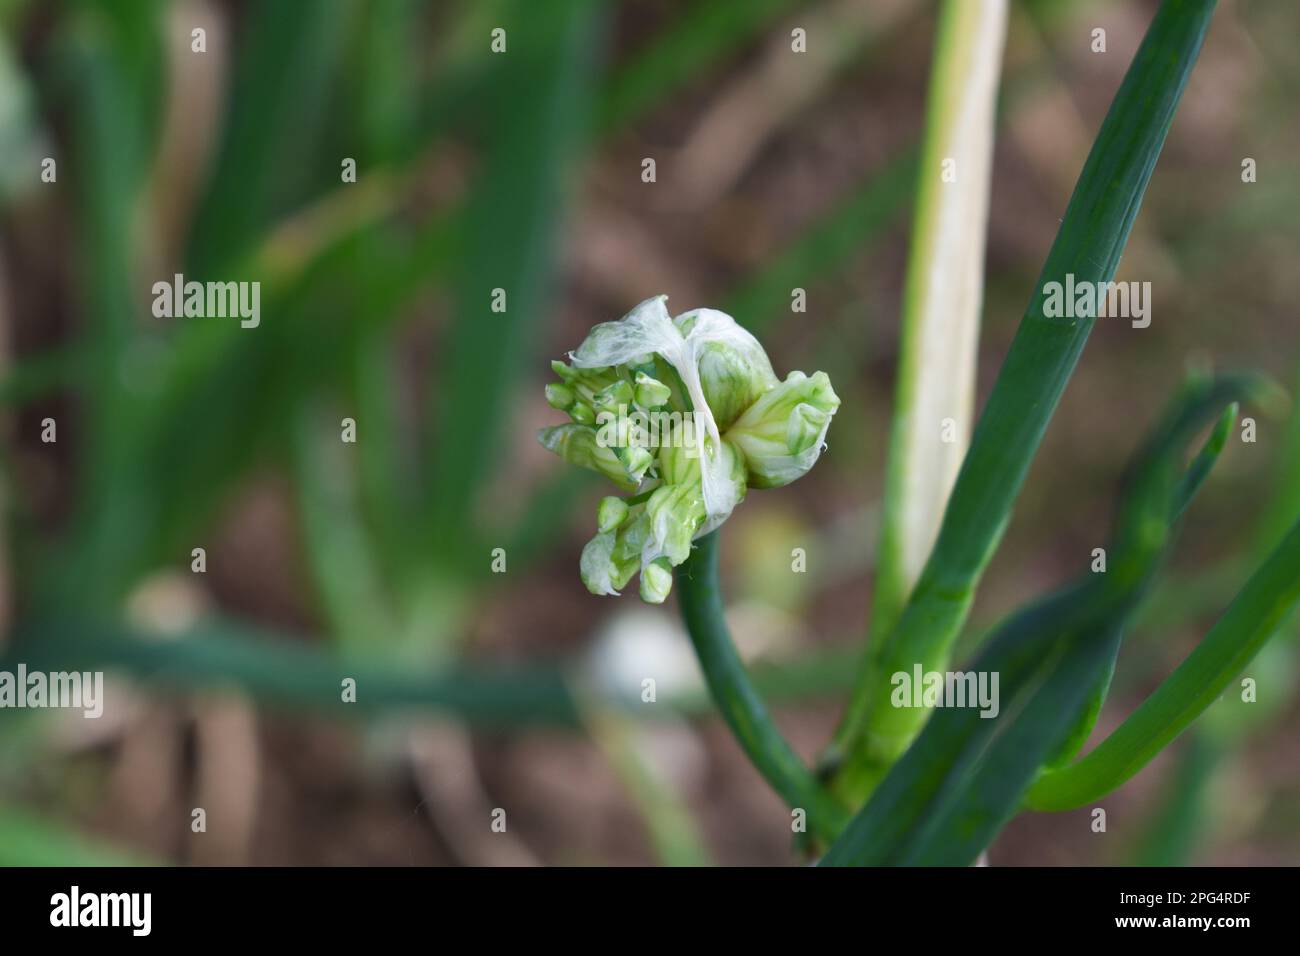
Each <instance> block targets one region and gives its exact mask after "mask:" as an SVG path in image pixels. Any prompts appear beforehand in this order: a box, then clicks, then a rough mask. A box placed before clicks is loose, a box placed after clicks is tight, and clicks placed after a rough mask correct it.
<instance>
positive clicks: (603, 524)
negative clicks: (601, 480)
mask: <svg viewBox="0 0 1300 956" xmlns="http://www.w3.org/2000/svg"><path fill="white" fill-rule="evenodd" d="M627 512H628V507H627V502H626V501H624V500H623V499H622V498H616V497H615V496H613V495H609V496H607V497H605V498H601V499H600V507H599V508H597V509H596V530H597V531H599V532H600V533H601V534H604V533H606V532H609V531H617V530H618V527H619V525H621V524H622V523H623V522H624V520H626V518H627Z"/></svg>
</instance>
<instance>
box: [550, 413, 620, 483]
mask: <svg viewBox="0 0 1300 956" xmlns="http://www.w3.org/2000/svg"><path fill="white" fill-rule="evenodd" d="M537 440H538V441H540V442H541V443H542V447H543V448H545V449H547V450H548V451H553V452H555V454H557V455H559V456H560V457H561V458H563V459H564V460H565V461H567V462H568V463H569V464H571V465H577V466H579V467H580V468H590V469H591V470H592V471H597V472H600V473H601V474H602V475H604V476H605V477H606V478H608V479H609V480H610V481H612V482H614V484H616V485H618V486H619V487H620V488H623V489H624V490H626V491H635V490H636V489H637V487H638V486H639V485H640V484H641V479H640V478H639V477H633V475H632V474H630V473H629V472H628V469H627V466H626V465H624V463H623V461H622V459H620V458H619V457H618V452H617V450H616V449H614V448H606V447H603V446H602V445H601V444H600V443H599V442H598V441H597V440H596V430H595V429H594V428H590V427H588V426H586V425H555V426H553V427H551V428H543V429H542V430H541V431H540V432H538V433H537Z"/></svg>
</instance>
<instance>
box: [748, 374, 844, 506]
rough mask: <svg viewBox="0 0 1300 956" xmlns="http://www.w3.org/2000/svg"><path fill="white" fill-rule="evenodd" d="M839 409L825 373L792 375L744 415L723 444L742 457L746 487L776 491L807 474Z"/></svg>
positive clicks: (837, 398) (836, 398) (818, 454)
mask: <svg viewBox="0 0 1300 956" xmlns="http://www.w3.org/2000/svg"><path fill="white" fill-rule="evenodd" d="M839 407H840V400H839V396H837V395H836V394H835V390H834V389H833V388H831V381H830V379H829V378H828V377H827V376H826V373H825V372H817V373H815V374H814V375H813V376H812V377H811V378H809V377H808V376H806V375H804V374H803V373H802V372H791V373H790V375H789V376H788V377H787V378H786V380H785V381H784V382H782V383H781V384H780V385H778V386H777V387H776V388H774V389H772V390H771V391H769V392H767V393H766V394H765V395H763V396H762V397H761V398H759V400H758V401H756V402H755V403H754V404H753V405H751V406H750V407H749V408H748V409H746V410H745V412H744V414H742V415H741V416H740V417H739V418H738V419H737V420H736V423H735V424H734V425H733V426H732V427H731V428H730V429H729V430H728V431H727V435H726V440H727V441H728V442H730V443H731V444H733V445H735V446H736V447H737V448H738V449H739V450H740V451H741V453H742V454H743V455H744V458H745V464H746V467H747V469H748V480H749V484H750V485H751V486H752V487H754V488H778V487H780V486H781V485H788V484H789V483H790V482H792V481H794V480H795V479H796V478H800V477H802V476H803V475H805V474H806V473H807V472H808V469H810V468H811V467H812V466H813V465H814V464H816V462H817V459H818V457H819V456H820V455H821V451H822V445H823V443H824V441H825V439H826V430H827V429H828V428H829V427H830V422H831V416H833V415H834V414H835V410H836V409H837V408H839Z"/></svg>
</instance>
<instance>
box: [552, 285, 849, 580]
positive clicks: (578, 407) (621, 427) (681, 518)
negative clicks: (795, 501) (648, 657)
mask: <svg viewBox="0 0 1300 956" xmlns="http://www.w3.org/2000/svg"><path fill="white" fill-rule="evenodd" d="M665 302H666V297H664V296H659V297H657V298H654V299H647V300H646V301H645V302H642V303H641V304H640V305H638V306H637V307H636V308H634V309H633V310H632V311H631V312H629V313H628V314H627V315H626V316H624V317H623V318H622V319H620V320H619V321H617V322H605V323H602V324H600V325H598V326H596V327H595V328H593V329H592V330H591V333H590V334H589V335H588V336H587V338H586V339H585V340H584V341H583V342H582V344H581V345H580V346H579V347H578V348H577V349H576V350H575V351H574V352H572V353H570V359H571V361H570V362H568V363H565V362H555V363H553V364H552V366H551V367H552V368H553V369H554V370H555V373H556V375H558V376H559V378H560V382H559V383H554V384H552V385H549V386H547V389H546V400H547V402H548V403H550V404H551V405H552V406H553V407H555V408H558V409H560V410H562V411H565V412H567V413H568V414H569V415H570V416H571V417H572V418H573V419H574V421H575V422H576V423H577V424H573V425H561V426H558V427H555V428H548V429H543V431H542V432H541V433H540V435H539V437H540V439H541V441H542V444H543V445H545V446H546V447H547V448H549V449H551V450H552V451H554V452H556V453H557V454H559V455H560V456H561V457H563V458H564V459H565V460H566V461H570V462H573V463H574V464H577V465H580V466H582V467H584V468H590V469H593V470H595V471H598V472H600V473H601V474H604V475H605V476H606V477H608V478H610V479H612V480H613V481H614V482H615V483H616V484H617V485H618V486H619V487H620V488H623V489H625V490H628V491H631V490H634V489H635V490H639V489H642V488H644V489H645V491H644V493H643V494H641V495H638V496H637V498H636V499H634V500H635V501H636V503H635V504H632V503H630V501H628V500H622V499H620V498H617V497H613V496H610V497H606V498H603V499H602V500H601V502H600V506H599V508H598V509H597V513H596V527H597V534H596V536H595V537H594V538H592V540H591V541H589V542H588V543H587V546H586V547H585V548H584V549H583V552H582V559H581V564H580V570H581V573H582V580H583V582H584V583H585V584H586V585H587V588H588V589H589V590H590V591H592V593H594V594H617V593H618V590H619V589H620V588H622V587H624V586H625V585H626V584H627V582H628V581H630V580H631V578H632V576H633V575H634V574H636V573H637V572H638V571H640V574H641V597H642V599H643V600H646V601H649V602H652V603H656V604H657V603H660V602H662V601H663V600H664V599H665V598H666V597H667V596H668V593H669V592H670V591H671V590H672V569H673V568H674V567H675V566H677V565H680V564H681V563H682V562H683V561H685V560H686V559H687V557H689V555H690V552H691V547H692V542H693V541H694V540H695V539H696V538H698V537H699V536H701V535H703V534H707V533H708V532H710V531H712V530H713V529H715V528H717V527H718V526H719V525H721V524H722V523H723V522H724V521H726V520H727V518H728V517H729V516H730V514H731V512H732V511H733V510H734V509H735V508H736V506H737V505H738V504H739V503H740V502H741V501H742V500H744V497H745V494H746V491H747V490H748V488H749V487H750V486H751V485H752V486H754V487H759V488H767V487H775V486H778V485H784V484H788V483H789V482H791V481H793V480H794V479H795V478H797V477H799V476H800V475H802V474H804V473H805V472H806V471H807V470H808V469H809V468H811V467H812V465H813V463H814V462H815V461H816V460H817V457H818V456H819V455H820V453H821V449H822V445H823V442H824V440H825V436H826V431H827V428H828V427H829V425H830V420H831V417H832V416H833V415H834V413H835V410H836V409H837V408H838V407H839V399H838V398H837V397H836V395H835V392H834V390H832V389H831V386H830V381H829V379H827V377H826V376H825V375H824V374H823V373H821V372H818V373H817V374H816V375H814V376H812V378H808V377H806V376H804V375H803V374H802V373H800V372H794V373H791V375H790V376H789V377H788V378H787V379H786V381H785V382H779V381H778V380H777V378H776V375H775V374H774V373H773V371H772V365H771V362H769V361H768V358H767V355H766V353H765V352H764V351H763V347H762V346H761V345H759V343H758V341H757V340H756V339H755V338H754V337H753V336H752V335H750V334H749V333H748V332H746V331H745V330H744V329H743V328H741V327H740V326H739V325H737V324H736V322H735V320H734V319H732V318H731V317H730V316H728V315H725V314H723V313H721V312H717V311H715V310H713V309H696V310H694V311H692V312H688V313H685V314H683V315H681V316H678V317H677V318H676V319H673V318H672V317H670V316H669V314H668V310H667V307H666V305H665ZM661 410H664V411H668V412H670V413H680V415H683V416H684V415H689V419H681V420H679V417H678V414H670V415H668V416H667V417H666V418H665V417H661V414H660V413H661ZM687 426H689V427H687Z"/></svg>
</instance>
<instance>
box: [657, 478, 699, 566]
mask: <svg viewBox="0 0 1300 956" xmlns="http://www.w3.org/2000/svg"><path fill="white" fill-rule="evenodd" d="M645 510H646V514H647V515H648V516H649V518H650V536H651V541H652V551H653V552H655V553H654V557H656V558H658V557H659V556H660V555H663V556H665V557H667V558H668V560H669V561H670V562H672V564H674V565H678V564H681V563H682V562H683V561H685V560H686V559H687V558H688V557H690V554H691V540H692V539H693V538H694V537H695V532H696V531H698V530H699V529H700V525H702V524H703V523H704V517H705V515H704V498H703V495H702V493H701V491H700V486H699V484H691V485H663V486H662V487H659V488H656V489H655V491H654V493H653V494H652V495H650V498H649V500H648V501H647V502H646V505H645Z"/></svg>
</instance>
